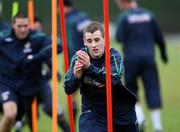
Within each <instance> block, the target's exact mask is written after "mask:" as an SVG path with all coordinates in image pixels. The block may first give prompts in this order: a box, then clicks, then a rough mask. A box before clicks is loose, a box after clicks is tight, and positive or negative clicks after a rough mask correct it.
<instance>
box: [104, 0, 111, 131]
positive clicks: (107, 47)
mask: <svg viewBox="0 0 180 132" xmlns="http://www.w3.org/2000/svg"><path fill="white" fill-rule="evenodd" d="M103 12H104V32H105V59H106V60H105V61H106V96H107V126H108V132H113V124H112V122H113V121H112V88H111V65H110V41H109V1H108V0H103Z"/></svg>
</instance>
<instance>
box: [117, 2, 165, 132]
mask: <svg viewBox="0 0 180 132" xmlns="http://www.w3.org/2000/svg"><path fill="white" fill-rule="evenodd" d="M116 2H117V5H118V7H119V8H120V9H122V10H124V11H125V12H123V13H122V14H121V15H120V19H119V23H118V28H117V32H116V40H117V41H118V42H120V43H122V44H123V50H124V57H125V81H126V86H127V87H128V88H130V89H131V90H133V91H135V93H136V94H137V90H138V86H137V78H138V77H141V78H142V80H143V84H144V87H145V95H146V100H147V104H148V107H149V109H150V111H151V118H152V124H153V128H154V131H158V132H159V131H162V123H161V117H160V110H161V105H162V104H161V103H162V102H161V95H160V86H159V79H158V72H157V68H156V63H155V60H154V57H155V51H154V49H155V44H156V43H157V44H158V46H159V48H160V53H161V58H162V61H163V62H164V63H167V62H168V58H167V53H166V46H165V42H164V39H163V36H162V33H161V31H160V29H159V26H158V24H157V22H156V19H155V17H154V16H153V15H152V14H151V13H150V12H149V11H147V10H146V9H143V8H140V7H138V5H137V3H136V1H135V0H116ZM136 113H137V119H138V122H139V125H140V128H142V131H143V127H144V121H145V118H144V114H143V110H142V106H141V104H140V102H139V100H137V104H136Z"/></svg>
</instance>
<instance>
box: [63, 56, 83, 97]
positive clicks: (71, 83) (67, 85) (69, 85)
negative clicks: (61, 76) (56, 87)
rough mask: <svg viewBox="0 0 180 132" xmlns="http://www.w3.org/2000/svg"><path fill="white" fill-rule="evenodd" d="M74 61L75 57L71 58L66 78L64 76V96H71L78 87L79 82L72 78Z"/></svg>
mask: <svg viewBox="0 0 180 132" xmlns="http://www.w3.org/2000/svg"><path fill="white" fill-rule="evenodd" d="M75 61H76V55H74V56H73V57H72V59H71V64H70V68H69V70H68V71H67V73H66V76H65V81H64V89H65V92H66V94H68V95H69V94H72V93H73V92H75V91H76V90H77V89H78V87H79V85H80V81H81V80H80V79H78V78H76V77H75V76H74V72H73V69H74V64H75Z"/></svg>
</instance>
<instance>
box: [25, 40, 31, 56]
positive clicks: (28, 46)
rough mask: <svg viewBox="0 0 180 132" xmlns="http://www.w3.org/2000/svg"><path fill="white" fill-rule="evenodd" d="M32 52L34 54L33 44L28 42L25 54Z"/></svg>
mask: <svg viewBox="0 0 180 132" xmlns="http://www.w3.org/2000/svg"><path fill="white" fill-rule="evenodd" d="M30 52H32V48H31V43H30V42H27V43H26V44H25V45H24V49H23V53H25V54H28V53H30Z"/></svg>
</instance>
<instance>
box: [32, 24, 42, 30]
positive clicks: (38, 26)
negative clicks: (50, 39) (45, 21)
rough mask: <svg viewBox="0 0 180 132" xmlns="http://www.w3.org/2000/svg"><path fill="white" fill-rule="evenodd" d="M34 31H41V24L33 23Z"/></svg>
mask: <svg viewBox="0 0 180 132" xmlns="http://www.w3.org/2000/svg"><path fill="white" fill-rule="evenodd" d="M34 29H36V30H37V31H38V32H41V31H42V24H41V22H35V23H34Z"/></svg>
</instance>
